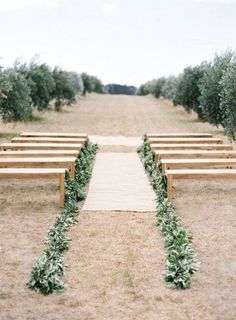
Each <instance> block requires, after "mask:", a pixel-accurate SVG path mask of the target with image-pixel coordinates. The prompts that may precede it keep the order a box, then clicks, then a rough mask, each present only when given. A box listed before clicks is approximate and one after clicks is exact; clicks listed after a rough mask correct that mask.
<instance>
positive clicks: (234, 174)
mask: <svg viewBox="0 0 236 320" xmlns="http://www.w3.org/2000/svg"><path fill="white" fill-rule="evenodd" d="M165 174H166V176H167V194H168V199H169V200H172V199H173V181H174V179H236V169H179V170H166V172H165Z"/></svg>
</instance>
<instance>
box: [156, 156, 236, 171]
mask: <svg viewBox="0 0 236 320" xmlns="http://www.w3.org/2000/svg"><path fill="white" fill-rule="evenodd" d="M223 167H226V168H232V167H236V158H234V159H163V160H162V170H163V173H165V171H166V170H169V169H183V168H184V169H191V168H199V169H200V168H223Z"/></svg>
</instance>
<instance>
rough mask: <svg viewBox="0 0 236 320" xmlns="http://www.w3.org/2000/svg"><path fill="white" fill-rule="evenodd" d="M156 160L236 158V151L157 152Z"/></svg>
mask: <svg viewBox="0 0 236 320" xmlns="http://www.w3.org/2000/svg"><path fill="white" fill-rule="evenodd" d="M154 153H155V157H156V160H161V159H166V158H168V159H170V158H177V159H180V158H194V157H195V158H236V151H224V150H222V151H220V150H155V151H154Z"/></svg>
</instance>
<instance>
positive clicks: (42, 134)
mask: <svg viewBox="0 0 236 320" xmlns="http://www.w3.org/2000/svg"><path fill="white" fill-rule="evenodd" d="M20 136H21V137H48V138H50V137H52V138H53V137H54V138H56V137H58V138H84V139H87V138H88V135H87V134H86V133H66V132H22V133H21V134H20Z"/></svg>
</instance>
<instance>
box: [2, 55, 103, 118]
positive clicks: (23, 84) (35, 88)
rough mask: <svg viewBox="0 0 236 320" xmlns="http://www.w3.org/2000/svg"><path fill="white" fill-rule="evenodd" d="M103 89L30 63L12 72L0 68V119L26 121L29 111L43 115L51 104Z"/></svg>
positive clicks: (74, 75) (90, 80)
mask: <svg viewBox="0 0 236 320" xmlns="http://www.w3.org/2000/svg"><path fill="white" fill-rule="evenodd" d="M102 88H103V85H102V83H101V81H100V80H99V79H97V78H96V77H94V76H90V75H87V74H85V73H83V74H82V75H79V74H78V73H76V72H68V71H64V70H62V69H60V68H58V67H54V68H50V67H49V66H48V65H47V64H45V63H37V61H36V60H35V59H33V60H32V61H31V62H30V63H29V64H26V63H23V64H22V63H20V62H19V61H17V62H16V63H15V64H14V66H13V67H12V68H7V69H3V68H2V67H0V116H1V118H2V120H3V121H5V122H6V121H29V120H31V119H32V118H33V116H32V115H33V111H34V110H38V111H43V110H45V109H47V108H48V107H49V104H50V102H53V103H54V106H55V109H56V110H57V111H60V109H61V106H62V105H63V104H65V103H66V104H71V103H73V102H75V96H76V94H77V93H81V94H82V93H83V94H85V93H86V91H88V92H91V91H95V92H100V91H102Z"/></svg>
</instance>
